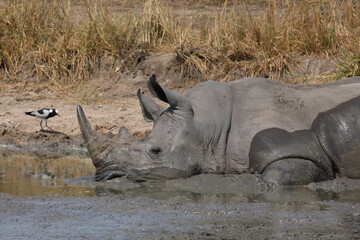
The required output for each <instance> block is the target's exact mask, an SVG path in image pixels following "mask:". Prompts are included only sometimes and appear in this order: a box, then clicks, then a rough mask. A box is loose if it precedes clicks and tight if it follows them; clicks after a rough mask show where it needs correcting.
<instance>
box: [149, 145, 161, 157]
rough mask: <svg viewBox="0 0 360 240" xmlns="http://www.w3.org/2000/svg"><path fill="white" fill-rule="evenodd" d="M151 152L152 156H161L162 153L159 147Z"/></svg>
mask: <svg viewBox="0 0 360 240" xmlns="http://www.w3.org/2000/svg"><path fill="white" fill-rule="evenodd" d="M150 152H151V153H152V154H155V155H157V154H159V153H160V152H161V149H160V148H159V147H154V148H152V149H150Z"/></svg>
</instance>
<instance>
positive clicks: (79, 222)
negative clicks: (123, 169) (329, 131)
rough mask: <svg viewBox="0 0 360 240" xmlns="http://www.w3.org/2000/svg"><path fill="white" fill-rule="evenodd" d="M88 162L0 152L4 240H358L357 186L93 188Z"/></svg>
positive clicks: (238, 183) (215, 180) (236, 183)
mask: <svg viewBox="0 0 360 240" xmlns="http://www.w3.org/2000/svg"><path fill="white" fill-rule="evenodd" d="M94 171H95V169H94V167H93V166H92V163H91V161H90V159H89V158H86V157H85V158H84V157H83V156H77V155H67V156H60V155H58V154H52V155H48V154H46V153H44V152H42V153H41V151H37V152H36V153H34V152H32V153H31V154H29V152H27V153H26V154H22V153H21V152H20V151H10V152H9V151H7V152H4V151H2V152H0V235H1V236H2V239H30V238H31V239H56V238H60V239H79V238H86V239H98V238H105V239H286V238H287V239H314V238H315V239H330V238H333V239H358V238H360V232H359V230H358V226H359V225H360V200H359V199H360V195H359V192H358V188H359V187H358V183H359V181H357V180H349V179H340V180H335V181H329V182H324V183H316V184H310V185H308V186H299V187H283V188H277V187H274V186H267V185H265V184H264V183H262V182H261V181H260V180H259V179H258V178H257V177H256V176H254V175H236V176H234V175H198V176H194V177H192V178H188V179H177V180H171V181H167V182H146V183H141V184H140V183H134V182H130V181H128V180H127V179H124V178H119V179H113V180H111V181H108V182H101V183H97V182H93V181H92V176H93V174H94Z"/></svg>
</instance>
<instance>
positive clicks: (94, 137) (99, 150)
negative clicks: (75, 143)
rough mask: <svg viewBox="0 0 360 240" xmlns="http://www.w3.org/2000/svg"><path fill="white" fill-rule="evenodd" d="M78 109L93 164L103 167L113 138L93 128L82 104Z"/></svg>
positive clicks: (78, 116)
mask: <svg viewBox="0 0 360 240" xmlns="http://www.w3.org/2000/svg"><path fill="white" fill-rule="evenodd" d="M76 111H77V118H78V122H79V126H80V130H81V133H82V136H83V138H84V140H85V144H86V147H87V149H88V151H89V154H90V156H91V159H92V161H93V164H94V165H95V167H96V168H97V169H98V168H100V169H101V168H102V167H103V166H104V165H105V162H104V159H103V155H104V154H105V152H108V151H110V149H111V146H112V141H111V139H109V138H105V137H104V136H102V135H100V134H98V133H97V132H95V131H93V130H92V128H91V125H90V123H89V122H88V120H87V119H86V116H85V114H84V111H83V109H82V107H81V106H80V105H78V106H77V108H76ZM105 155H106V154H105Z"/></svg>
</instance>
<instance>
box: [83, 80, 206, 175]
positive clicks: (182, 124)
mask: <svg viewBox="0 0 360 240" xmlns="http://www.w3.org/2000/svg"><path fill="white" fill-rule="evenodd" d="M148 87H149V90H150V91H151V93H152V94H153V95H154V96H155V97H157V98H158V99H160V100H162V101H164V102H166V103H168V104H169V105H170V106H169V107H168V108H167V109H163V108H161V107H160V106H159V105H157V104H156V103H155V102H154V101H152V100H151V99H150V98H148V97H146V96H145V95H143V94H142V93H141V91H140V90H139V91H138V93H137V96H138V98H139V101H140V106H141V109H142V113H143V116H144V118H145V120H146V121H153V122H154V126H153V129H152V132H151V133H150V134H149V135H148V136H147V137H145V138H143V139H135V138H133V137H132V135H131V134H130V133H129V131H128V130H127V129H126V128H124V127H122V128H120V130H119V134H118V137H117V138H108V137H105V136H103V135H100V134H99V133H97V132H96V131H94V130H93V129H92V128H91V125H90V124H89V122H88V120H87V119H86V116H85V114H84V112H83V109H82V107H81V106H80V105H79V106H78V107H77V117H78V122H79V125H80V129H81V133H82V135H83V138H84V140H85V144H86V147H87V148H88V151H89V154H90V156H91V158H92V161H93V164H94V165H95V167H96V174H95V177H94V180H95V181H101V180H109V179H112V178H116V177H126V178H129V179H132V180H135V181H146V180H151V179H172V178H181V177H188V176H191V175H194V174H195V173H196V172H198V171H199V164H198V163H199V159H201V158H202V156H201V151H199V148H201V145H202V143H201V140H200V139H199V137H198V136H197V135H198V133H197V131H196V128H195V124H194V111H193V107H192V104H191V103H190V101H189V100H188V99H187V98H186V97H185V96H183V95H181V94H179V93H177V92H174V91H171V90H169V89H167V88H165V87H162V86H160V85H159V84H158V83H157V82H156V78H155V75H153V76H152V77H151V78H150V80H149V82H148Z"/></svg>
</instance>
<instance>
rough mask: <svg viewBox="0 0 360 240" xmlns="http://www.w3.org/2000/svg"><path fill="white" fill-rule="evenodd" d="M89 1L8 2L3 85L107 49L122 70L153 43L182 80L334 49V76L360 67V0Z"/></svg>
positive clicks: (0, 72) (45, 75) (258, 69)
mask: <svg viewBox="0 0 360 240" xmlns="http://www.w3.org/2000/svg"><path fill="white" fill-rule="evenodd" d="M185 2H187V3H189V2H190V3H191V4H193V5H196V4H201V3H202V4H215V5H219V4H220V2H222V1H213V0H211V1H210V0H209V1H205V0H203V1H185ZM199 2H200V3H199ZM85 3H86V4H85V5H86V12H85V14H80V13H77V12H76V11H75V10H74V8H73V6H72V3H71V2H67V1H51V2H50V1H46V0H45V1H35V0H32V1H9V2H8V3H2V6H1V9H2V10H1V11H0V77H1V82H2V83H3V84H2V87H1V89H0V90H5V89H6V88H7V87H6V86H7V85H11V86H19V85H20V86H22V87H23V86H26V85H28V84H33V85H39V84H41V83H46V84H48V85H49V86H50V87H52V88H53V89H61V88H64V86H69V85H74V84H75V85H79V84H81V83H82V82H84V81H87V80H88V79H89V78H90V77H91V75H92V74H94V72H96V68H97V66H98V65H99V62H101V59H103V58H104V57H106V56H112V57H113V58H116V59H120V63H121V64H120V66H117V71H120V72H125V71H127V70H129V69H131V68H132V67H133V66H134V64H135V65H136V61H137V60H138V59H139V56H144V55H146V54H148V53H149V52H154V51H163V52H167V53H169V52H173V53H174V55H175V57H174V59H173V66H175V67H178V68H179V69H180V76H179V79H180V80H181V81H180V83H181V84H191V83H192V82H197V81H203V80H206V79H215V80H220V81H227V80H229V79H230V76H231V74H232V73H233V72H234V71H235V70H239V71H241V73H242V75H243V76H268V77H270V78H272V79H276V78H282V77H283V76H284V75H287V76H291V66H293V65H294V64H296V60H295V57H296V56H304V55H323V56H331V57H333V58H335V59H338V60H339V61H340V64H339V69H338V71H337V72H335V73H334V74H332V75H331V76H329V77H330V78H337V79H339V78H344V77H349V76H353V75H357V74H359V71H360V70H359V69H358V68H359V57H360V50H359V49H360V41H359V36H360V28H359V26H360V25H359V22H360V19H359V18H360V4H358V3H357V1H352V0H343V1H340V0H339V1H337V0H336V1H325V0H318V1H295V0H293V1H290V0H278V1H275V0H273V1H259V2H258V3H257V5H255V6H254V5H251V1H247V0H243V1H240V0H239V1H229V2H228V1H225V3H222V7H220V8H218V9H219V10H218V11H215V10H214V12H213V13H210V14H209V13H207V14H205V13H202V11H201V10H197V9H196V8H195V9H194V10H193V11H192V14H191V15H188V14H187V15H186V14H181V13H179V11H177V12H176V13H175V11H174V10H175V9H174V8H172V7H171V6H164V4H163V2H162V1H160V0H146V1H145V2H144V4H143V5H141V10H139V9H137V8H138V6H139V5H136V7H134V8H132V9H131V8H130V9H131V10H128V11H122V12H119V13H117V14H116V15H114V14H111V11H110V10H111V9H110V8H111V6H107V4H106V3H107V1H104V2H102V4H98V3H97V2H91V1H85ZM123 4H124V5H125V4H127V5H129V2H126V1H125V2H124V3H123ZM130 5H131V4H130ZM74 16H75V17H74ZM75 18H76V20H74V19H75ZM304 77H306V76H304ZM292 82H296V79H295V80H294V81H292ZM6 84H7V85H6Z"/></svg>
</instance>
